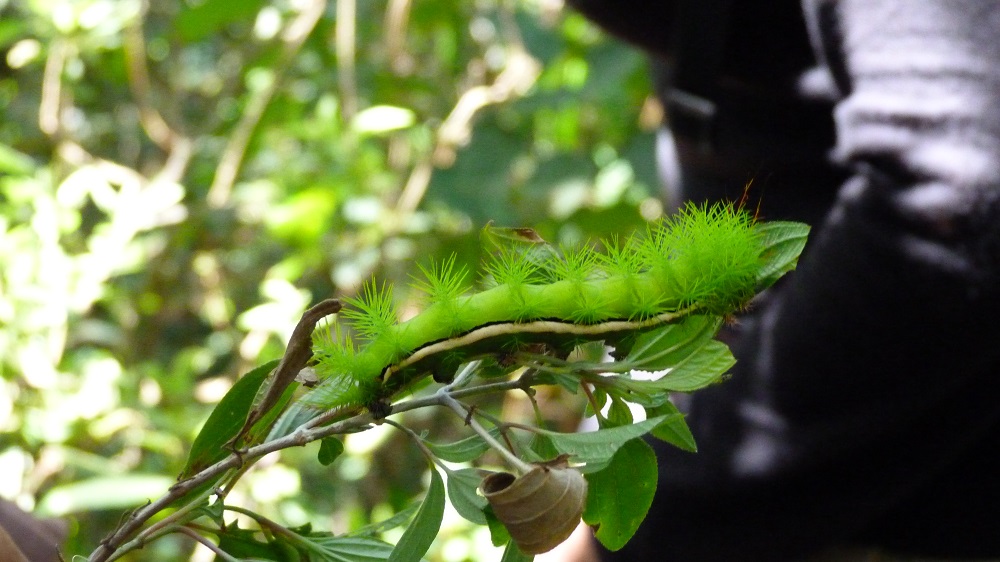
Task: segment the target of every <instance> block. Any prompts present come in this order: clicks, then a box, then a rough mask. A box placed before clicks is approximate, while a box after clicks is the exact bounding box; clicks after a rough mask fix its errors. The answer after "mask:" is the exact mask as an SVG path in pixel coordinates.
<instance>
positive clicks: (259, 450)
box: [88, 377, 530, 562]
mask: <svg viewBox="0 0 1000 562" xmlns="http://www.w3.org/2000/svg"><path fill="white" fill-rule="evenodd" d="M525 384H526V383H525V381H524V377H521V378H520V379H518V380H514V381H504V382H498V383H490V384H484V385H480V386H476V387H469V388H463V389H460V390H456V391H454V392H453V393H452V395H453V396H455V397H459V396H475V395H481V394H490V393H494V392H503V391H507V390H515V389H519V388H523V387H524V385H525ZM440 405H442V402H441V398H440V396H439V395H438V394H434V395H432V396H428V397H424V398H417V399H412V400H406V401H403V402H400V403H398V404H395V405H393V409H392V411H393V414H398V413H402V412H407V411H410V410H415V409H418V408H426V407H428V406H440ZM459 409H460V410H461V406H459ZM358 412H359V409H358V408H356V407H353V408H347V409H345V408H334V409H331V410H328V411H326V412H323V413H322V414H320V415H319V416H316V417H315V418H313V419H312V420H310V421H309V422H306V423H305V424H303V425H302V426H300V427H299V428H298V429H296V430H295V431H293V432H291V433H289V434H288V435H286V436H284V437H281V438H279V439H275V440H273V441H268V442H267V443H262V444H260V445H257V446H254V447H251V448H249V449H247V450H246V451H241V452H240V454H236V453H233V454H231V455H229V456H228V457H226V458H225V459H222V460H220V461H219V462H217V463H215V464H213V465H212V466H209V467H208V468H206V469H204V470H202V471H201V472H199V473H197V474H195V475H193V476H191V477H190V478H188V479H187V480H182V481H180V482H178V483H177V484H174V485H173V486H172V487H171V488H170V490H169V491H168V492H167V494H165V495H164V496H163V497H161V498H159V499H157V500H156V501H154V502H152V503H150V504H148V505H146V506H143V507H141V508H139V509H137V510H136V511H135V512H133V513H132V515H131V516H130V517H129V518H128V520H126V521H125V522H124V523H123V524H122V525H120V526H119V527H118V528H117V529H115V531H113V532H112V534H111V535H109V536H108V537H107V538H105V539H104V540H103V541H101V544H100V545H99V546H98V547H97V549H95V550H94V552H93V553H91V555H90V558H89V559H88V560H90V562H104V561H107V560H114V559H115V558H117V557H120V556H121V555H123V554H125V553H126V552H128V551H129V550H131V549H132V548H137V547H138V546H140V545H141V544H143V542H142V541H143V540H147V539H148V537H147V536H146V535H145V533H139V534H138V535H136V533H137V532H138V530H139V529H140V528H141V527H142V525H144V524H145V523H146V521H148V520H149V519H150V518H151V517H153V516H155V515H156V514H158V513H159V512H161V511H163V510H164V509H167V508H168V507H170V506H171V505H172V504H173V503H174V502H176V501H177V500H179V499H180V498H182V497H184V495H186V494H187V493H188V492H190V491H191V490H193V489H195V488H197V487H198V486H201V485H203V484H205V483H206V482H210V481H216V480H218V481H221V480H222V479H224V476H223V475H224V474H225V473H226V472H227V471H229V470H232V469H237V468H238V467H240V466H241V465H242V464H243V463H246V462H253V461H255V460H256V459H259V458H261V457H263V456H264V455H267V454H270V453H273V452H275V451H280V450H282V449H288V448H290V447H301V446H305V445H307V444H309V443H311V442H313V441H318V440H320V439H323V438H325V437H329V436H331V435H339V434H343V433H350V432H353V431H357V430H359V429H362V428H364V427H367V426H369V425H371V424H372V423H374V421H375V418H374V416H373V415H372V414H371V413H370V412H364V413H358ZM345 415H349V416H351V417H349V418H346V419H344V416H345ZM462 415H463V419H464V416H465V414H462ZM476 425H477V426H478V423H477V424H476ZM479 427H480V430H481V429H482V426H479ZM473 429H475V428H473ZM491 438H492V437H491ZM494 441H495V440H494ZM501 447H502V446H501ZM515 458H516V457H515ZM518 462H521V461H520V460H519V459H518ZM522 464H523V463H522ZM525 466H527V465H525ZM528 468H529V469H530V467H528ZM133 535H136V539H133V540H132V541H129V538H130V537H132V536H133ZM126 541H129V542H127V543H126Z"/></svg>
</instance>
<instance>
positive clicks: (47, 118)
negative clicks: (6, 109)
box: [38, 38, 71, 140]
mask: <svg viewBox="0 0 1000 562" xmlns="http://www.w3.org/2000/svg"><path fill="white" fill-rule="evenodd" d="M70 51H71V46H70V44H69V43H68V42H67V41H66V40H65V39H62V38H56V39H55V40H54V41H53V42H52V43H51V44H50V45H49V56H48V58H47V59H46V60H45V70H44V71H43V72H42V99H41V102H40V103H39V104H38V128H39V129H41V130H42V132H43V133H45V134H46V135H48V136H50V137H52V138H54V139H56V140H61V137H62V136H63V132H64V131H63V124H62V105H63V93H62V74H63V69H64V68H65V67H66V60H67V59H68V58H69V55H70Z"/></svg>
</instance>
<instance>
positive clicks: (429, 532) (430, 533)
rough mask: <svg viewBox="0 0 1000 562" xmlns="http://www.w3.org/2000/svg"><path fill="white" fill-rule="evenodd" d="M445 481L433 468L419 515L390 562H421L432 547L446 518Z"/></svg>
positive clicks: (408, 528) (397, 545) (411, 523)
mask: <svg viewBox="0 0 1000 562" xmlns="http://www.w3.org/2000/svg"><path fill="white" fill-rule="evenodd" d="M444 502H445V493H444V481H442V480H441V475H440V474H439V473H438V471H437V469H435V468H431V485H430V487H429V488H428V489H427V495H426V496H425V497H424V501H423V503H421V504H420V509H418V510H417V516H416V517H414V518H413V521H411V522H410V526H409V527H407V528H406V531H404V532H403V536H402V537H400V539H399V542H397V543H396V546H395V547H394V548H393V549H392V554H390V555H389V558H388V560H389V562H419V560H420V559H421V558H423V556H424V554H426V553H427V549H429V548H430V547H431V543H433V542H434V538H435V537H437V534H438V531H439V530H441V521H442V519H443V518H444Z"/></svg>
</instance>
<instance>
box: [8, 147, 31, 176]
mask: <svg viewBox="0 0 1000 562" xmlns="http://www.w3.org/2000/svg"><path fill="white" fill-rule="evenodd" d="M34 169H35V163H34V161H32V159H31V157H30V156H28V155H26V154H23V153H21V152H18V151H17V150H14V149H13V148H11V147H9V146H7V145H6V144H0V172H2V173H5V174H11V175H15V176H26V175H28V174H30V173H31V172H32V171H33V170H34Z"/></svg>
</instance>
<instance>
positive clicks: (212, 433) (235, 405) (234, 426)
mask: <svg viewBox="0 0 1000 562" xmlns="http://www.w3.org/2000/svg"><path fill="white" fill-rule="evenodd" d="M277 365H278V361H276V360H275V361H271V362H269V363H265V364H263V365H261V366H260V367H257V368H256V369H254V370H252V371H250V372H249V373H247V374H246V375H244V376H242V377H240V379H239V380H238V381H236V384H234V385H233V387H232V388H230V389H229V392H227V393H226V395H225V396H223V397H222V400H220V401H219V403H218V405H216V406H215V409H214V410H212V413H211V415H209V416H208V421H206V422H205V426H204V427H202V428H201V432H199V433H198V436H197V437H195V440H194V443H193V444H192V445H191V452H190V453H189V454H188V460H187V464H185V465H184V470H183V471H181V475H180V477H179V479H180V480H183V479H185V478H189V477H191V476H192V475H194V474H197V473H198V472H200V471H202V470H204V469H205V468H208V467H209V466H212V465H213V464H215V463H217V462H219V461H220V460H222V459H224V458H226V456H227V455H228V454H229V451H227V450H226V449H225V447H224V445H225V444H226V443H228V442H229V440H230V439H232V438H233V437H235V436H236V434H237V433H239V431H240V429H242V428H243V424H244V423H246V420H247V415H248V414H249V413H250V409H251V408H253V402H254V398H256V396H257V391H258V390H260V387H261V385H262V384H264V381H265V380H267V376H268V375H269V374H270V373H271V371H272V370H274V368H275V367H276V366H277Z"/></svg>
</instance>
